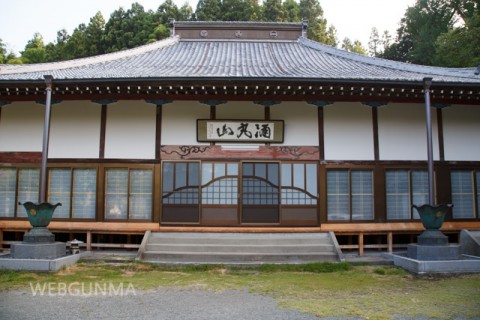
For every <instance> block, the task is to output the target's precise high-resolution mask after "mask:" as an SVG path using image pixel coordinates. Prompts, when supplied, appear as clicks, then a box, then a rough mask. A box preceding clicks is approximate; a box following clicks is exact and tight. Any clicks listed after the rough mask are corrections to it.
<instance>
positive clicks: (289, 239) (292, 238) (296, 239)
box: [149, 233, 333, 245]
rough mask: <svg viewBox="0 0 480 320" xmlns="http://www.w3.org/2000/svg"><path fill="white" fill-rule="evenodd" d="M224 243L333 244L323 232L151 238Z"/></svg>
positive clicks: (168, 241) (152, 240)
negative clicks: (316, 233)
mask: <svg viewBox="0 0 480 320" xmlns="http://www.w3.org/2000/svg"><path fill="white" fill-rule="evenodd" d="M219 242H220V243H222V244H225V245H255V244H259V243H261V244H264V245H277V244H290V245H295V244H299V245H308V244H312V245H314V244H319V245H321V244H330V245H331V244H333V243H332V240H331V238H330V237H329V236H325V235H323V234H319V235H311V234H305V235H303V234H299V235H290V234H286V236H282V235H281V234H231V233H228V234H215V233H208V234H207V233H198V234H191V233H189V234H185V235H182V234H180V235H178V236H177V235H173V234H168V233H166V234H159V233H152V235H151V236H150V239H149V243H152V244H153V243H156V244H186V245H187V244H205V245H209V244H217V243H219Z"/></svg>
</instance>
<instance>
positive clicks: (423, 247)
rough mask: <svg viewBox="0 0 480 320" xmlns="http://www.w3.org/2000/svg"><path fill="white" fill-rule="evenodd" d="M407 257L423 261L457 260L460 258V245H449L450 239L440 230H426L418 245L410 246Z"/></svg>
mask: <svg viewBox="0 0 480 320" xmlns="http://www.w3.org/2000/svg"><path fill="white" fill-rule="evenodd" d="M407 250H408V251H407V256H408V257H409V258H411V259H415V260H422V261H440V260H456V259H459V257H460V245H455V244H448V237H447V236H446V235H444V234H443V233H442V232H441V231H440V230H425V231H424V232H423V233H422V234H421V235H419V236H418V237H417V243H412V244H409V245H408V249H407Z"/></svg>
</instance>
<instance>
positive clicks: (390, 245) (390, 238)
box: [387, 232, 393, 253]
mask: <svg viewBox="0 0 480 320" xmlns="http://www.w3.org/2000/svg"><path fill="white" fill-rule="evenodd" d="M387 246H388V253H392V252H393V232H388V233H387Z"/></svg>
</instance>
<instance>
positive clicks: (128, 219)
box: [97, 164, 156, 222]
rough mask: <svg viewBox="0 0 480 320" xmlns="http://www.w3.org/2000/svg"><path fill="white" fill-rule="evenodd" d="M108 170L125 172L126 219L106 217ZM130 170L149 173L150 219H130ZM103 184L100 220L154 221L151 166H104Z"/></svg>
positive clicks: (153, 183)
mask: <svg viewBox="0 0 480 320" xmlns="http://www.w3.org/2000/svg"><path fill="white" fill-rule="evenodd" d="M108 170H127V193H126V197H127V205H126V210H127V214H126V218H118V219H116V218H109V217H107V195H108V193H107V183H108V179H107V174H108ZM132 170H148V171H150V172H151V176H152V177H151V187H152V189H151V190H152V191H151V209H150V217H149V218H147V219H138V218H131V212H130V197H131V194H132V193H131V171H132ZM102 176H103V177H102V178H103V184H102V187H103V190H102V194H103V197H102V200H101V201H102V205H103V214H102V218H103V219H104V221H107V222H136V221H138V222H147V221H148V222H151V221H153V220H154V212H155V208H154V205H155V193H156V191H155V168H154V167H153V166H152V165H134V166H129V165H125V164H123V165H122V164H118V165H109V166H105V167H104V170H103V175H102ZM98 201H99V199H97V202H98Z"/></svg>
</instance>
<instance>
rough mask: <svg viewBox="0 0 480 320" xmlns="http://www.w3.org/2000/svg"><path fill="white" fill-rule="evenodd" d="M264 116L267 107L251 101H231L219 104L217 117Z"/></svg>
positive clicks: (248, 117)
mask: <svg viewBox="0 0 480 320" xmlns="http://www.w3.org/2000/svg"><path fill="white" fill-rule="evenodd" d="M272 108H273V107H272ZM272 108H270V110H271V109H272ZM264 116H265V108H264V107H263V106H261V105H258V104H254V103H253V102H251V101H229V102H227V103H225V104H221V105H218V106H217V119H245V120H250V119H254V120H263V119H264Z"/></svg>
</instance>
